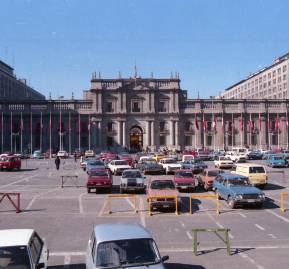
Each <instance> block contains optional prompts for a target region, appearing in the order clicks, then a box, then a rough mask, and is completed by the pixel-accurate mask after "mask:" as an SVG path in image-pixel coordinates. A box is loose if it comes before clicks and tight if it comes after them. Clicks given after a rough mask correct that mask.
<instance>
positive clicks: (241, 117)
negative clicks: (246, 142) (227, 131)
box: [240, 113, 243, 147]
mask: <svg viewBox="0 0 289 269" xmlns="http://www.w3.org/2000/svg"><path fill="white" fill-rule="evenodd" d="M240 127H241V128H240V129H241V130H240V131H241V139H240V140H241V147H243V113H241V126H240Z"/></svg>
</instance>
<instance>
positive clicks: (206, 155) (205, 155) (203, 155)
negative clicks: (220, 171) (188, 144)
mask: <svg viewBox="0 0 289 269" xmlns="http://www.w3.org/2000/svg"><path fill="white" fill-rule="evenodd" d="M198 158H199V159H200V160H202V161H211V160H212V156H211V153H210V152H209V151H198Z"/></svg>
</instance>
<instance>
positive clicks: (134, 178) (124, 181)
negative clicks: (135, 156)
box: [120, 177, 144, 183]
mask: <svg viewBox="0 0 289 269" xmlns="http://www.w3.org/2000/svg"><path fill="white" fill-rule="evenodd" d="M120 181H121V182H122V183H127V182H128V181H135V182H136V183H144V179H143V178H142V177H121V179H120Z"/></svg>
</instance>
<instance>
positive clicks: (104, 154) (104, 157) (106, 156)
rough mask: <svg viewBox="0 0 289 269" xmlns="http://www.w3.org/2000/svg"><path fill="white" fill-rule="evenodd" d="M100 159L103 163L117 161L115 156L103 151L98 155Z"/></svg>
mask: <svg viewBox="0 0 289 269" xmlns="http://www.w3.org/2000/svg"><path fill="white" fill-rule="evenodd" d="M100 158H101V159H102V160H103V161H105V160H116V159H117V154H116V153H114V152H111V151H103V152H101V153H100Z"/></svg>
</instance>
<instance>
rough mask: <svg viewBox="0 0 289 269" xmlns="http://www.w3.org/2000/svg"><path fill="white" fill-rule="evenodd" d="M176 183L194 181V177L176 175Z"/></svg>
mask: <svg viewBox="0 0 289 269" xmlns="http://www.w3.org/2000/svg"><path fill="white" fill-rule="evenodd" d="M174 181H175V182H176V183H193V182H194V179H193V178H192V177H174Z"/></svg>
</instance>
